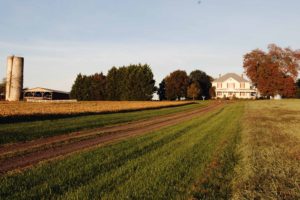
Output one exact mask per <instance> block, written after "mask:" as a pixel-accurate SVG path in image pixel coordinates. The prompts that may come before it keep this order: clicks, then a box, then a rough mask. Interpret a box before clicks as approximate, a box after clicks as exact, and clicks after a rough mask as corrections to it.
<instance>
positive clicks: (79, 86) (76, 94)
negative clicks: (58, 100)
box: [70, 74, 83, 100]
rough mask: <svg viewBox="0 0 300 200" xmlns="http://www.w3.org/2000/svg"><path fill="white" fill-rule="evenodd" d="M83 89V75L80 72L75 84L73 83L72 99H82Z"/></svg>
mask: <svg viewBox="0 0 300 200" xmlns="http://www.w3.org/2000/svg"><path fill="white" fill-rule="evenodd" d="M82 90H83V76H82V75H81V74H78V75H77V77H76V79H75V81H74V84H73V85H72V89H71V93H70V97H71V98H72V99H77V100H82V99H83V98H82V96H83V94H82Z"/></svg>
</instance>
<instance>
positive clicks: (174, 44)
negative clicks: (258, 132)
mask: <svg viewBox="0 0 300 200" xmlns="http://www.w3.org/2000/svg"><path fill="white" fill-rule="evenodd" d="M299 10H300V1H299V0H284V1H283V0H263V1H262V0H201V1H195V0H151V1H150V0H85V1H82V0H26V1H24V0H0V78H2V77H3V78H4V77H5V74H6V58H7V56H9V55H16V56H23V57H24V58H25V65H24V67H25V68H24V87H29V88H32V87H46V88H51V89H57V90H65V91H70V89H71V86H72V84H73V82H74V80H75V78H76V75H77V74H78V73H82V74H86V75H90V74H94V73H96V72H103V73H104V74H107V71H108V70H109V69H110V68H111V67H112V66H116V67H119V66H124V65H129V64H138V63H142V64H144V63H147V64H149V65H150V66H151V68H152V71H153V73H154V78H155V80H156V84H157V85H158V83H159V82H160V81H161V80H162V79H163V78H164V77H165V76H166V75H168V74H169V73H170V72H172V71H174V70H177V69H181V70H186V71H187V73H190V72H191V71H193V70H196V69H199V70H202V71H204V72H206V73H207V74H209V75H211V76H212V77H217V76H219V74H225V73H227V72H235V73H237V74H241V73H243V67H242V66H243V55H245V54H246V53H247V52H250V51H251V50H253V49H256V48H260V49H263V50H266V48H267V46H268V44H271V43H276V44H277V45H279V46H281V47H291V48H292V49H299V48H300V12H299Z"/></svg>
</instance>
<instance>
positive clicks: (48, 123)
mask: <svg viewBox="0 0 300 200" xmlns="http://www.w3.org/2000/svg"><path fill="white" fill-rule="evenodd" d="M207 104H209V102H208V101H205V102H199V103H197V104H189V105H184V106H178V107H171V108H162V109H152V110H144V111H135V112H127V113H114V114H99V115H88V116H78V117H69V118H60V119H53V120H37V121H29V122H15V123H6V124H5V123H4V124H0V145H1V144H6V143H12V142H18V141H28V140H33V139H37V138H41V137H49V136H54V135H59V134H65V133H70V132H73V131H79V130H84V129H91V128H97V127H102V126H108V125H115V124H120V123H128V122H131V121H135V120H141V119H147V118H151V117H155V116H162V115H167V114H172V113H177V112H182V111H186V110H190V109H194V108H198V107H201V106H206V105H207Z"/></svg>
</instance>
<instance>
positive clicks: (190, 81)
mask: <svg viewBox="0 0 300 200" xmlns="http://www.w3.org/2000/svg"><path fill="white" fill-rule="evenodd" d="M211 81H212V78H211V77H210V76H208V75H207V74H206V73H205V72H202V71H200V70H195V71H193V72H191V73H190V74H189V75H187V73H186V72H185V71H181V70H176V71H174V72H172V73H170V75H168V76H167V77H165V78H164V79H163V80H162V82H161V83H160V84H159V88H157V87H156V86H155V80H154V78H153V73H152V70H151V68H150V66H149V65H147V64H144V65H142V64H137V65H129V66H123V67H119V68H117V67H112V68H111V69H110V70H109V71H108V73H107V75H106V76H105V75H104V74H103V73H95V74H93V75H89V76H87V75H82V74H78V75H77V77H76V79H75V82H74V84H73V86H72V89H71V93H70V96H71V98H74V99H77V100H81V101H87V100H111V101H122V100H126V101H133V100H134V101H147V100H151V99H152V98H153V94H154V93H155V92H157V94H158V96H159V100H180V99H183V98H184V99H194V100H195V99H202V98H205V99H209V98H210V97H213V96H214V91H213V89H212V88H211Z"/></svg>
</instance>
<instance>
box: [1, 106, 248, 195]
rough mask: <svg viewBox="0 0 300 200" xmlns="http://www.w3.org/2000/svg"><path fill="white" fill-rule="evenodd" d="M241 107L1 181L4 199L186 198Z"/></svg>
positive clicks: (229, 133)
mask: <svg viewBox="0 0 300 200" xmlns="http://www.w3.org/2000/svg"><path fill="white" fill-rule="evenodd" d="M242 115H243V104H240V103H239V104H231V105H228V106H226V107H225V108H219V109H217V110H215V111H212V112H210V113H206V114H203V115H202V116H200V117H198V118H195V119H193V120H190V121H188V122H184V123H180V124H178V125H176V126H172V127H168V128H165V129H162V130H160V131H156V132H153V133H149V134H146V135H144V136H140V137H135V138H132V139H128V140H126V141H123V142H120V143H117V144H113V145H109V146H105V147H101V148H97V149H95V150H91V151H87V152H82V153H78V154H75V155H73V156H70V157H67V158H66V159H64V160H60V161H55V162H52V163H49V164H46V163H45V164H43V165H41V166H39V167H36V168H33V169H29V170H27V171H25V172H23V173H16V174H10V175H4V176H2V177H1V178H0V196H1V197H3V198H5V199H41V198H45V199H50V198H51V199H87V198H101V199H145V198H151V199H174V198H180V199H181V198H188V197H189V196H190V194H191V190H192V189H191V186H192V185H193V184H194V183H195V182H197V180H199V179H200V178H201V177H204V176H205V174H206V169H207V167H208V166H209V163H211V162H212V160H213V159H214V155H215V152H216V150H217V149H219V148H220V145H223V146H227V145H224V141H225V140H226V139H227V138H231V137H233V136H232V135H235V134H239V131H240V129H239V128H238V124H239V123H240V118H241V116H242Z"/></svg>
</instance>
